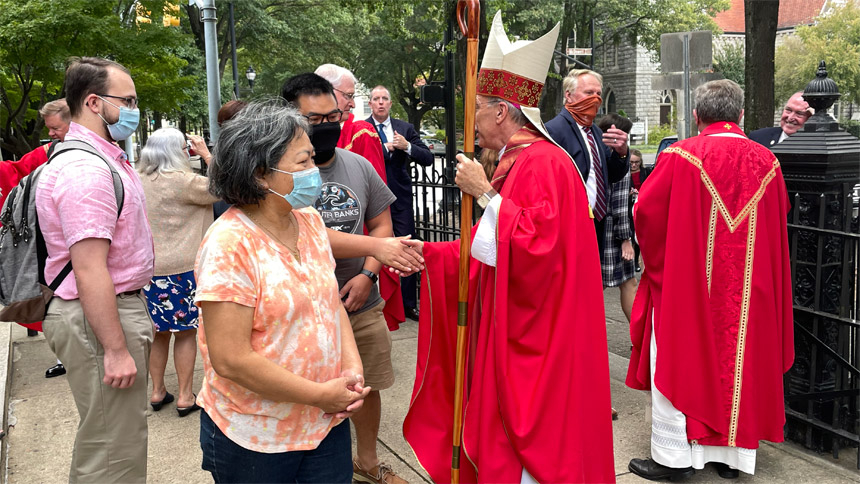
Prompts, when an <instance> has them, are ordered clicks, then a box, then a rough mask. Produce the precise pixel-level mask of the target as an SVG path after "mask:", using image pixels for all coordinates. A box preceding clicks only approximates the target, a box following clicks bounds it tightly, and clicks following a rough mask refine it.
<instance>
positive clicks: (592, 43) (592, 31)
mask: <svg viewBox="0 0 860 484" xmlns="http://www.w3.org/2000/svg"><path fill="white" fill-rule="evenodd" d="M590 64H591V65H590V66H589V67H588V68H589V69H591V70H592V71H593V70H594V19H593V18H592V19H591V62H590Z"/></svg>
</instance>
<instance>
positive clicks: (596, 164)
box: [584, 126, 606, 222]
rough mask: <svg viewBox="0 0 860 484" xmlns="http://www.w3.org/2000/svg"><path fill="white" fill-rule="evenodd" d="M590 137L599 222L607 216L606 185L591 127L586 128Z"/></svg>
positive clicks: (595, 216) (595, 209)
mask: <svg viewBox="0 0 860 484" xmlns="http://www.w3.org/2000/svg"><path fill="white" fill-rule="evenodd" d="M584 129H585V134H586V135H588V146H589V148H590V149H591V169H592V170H594V179H595V180H596V181H597V199H596V200H595V201H594V219H595V220H597V221H598V222H599V221H601V220H603V217H605V216H606V183H605V182H604V181H603V167H602V166H601V165H600V155H599V154H598V153H597V143H595V142H594V132H593V131H592V130H591V126H584Z"/></svg>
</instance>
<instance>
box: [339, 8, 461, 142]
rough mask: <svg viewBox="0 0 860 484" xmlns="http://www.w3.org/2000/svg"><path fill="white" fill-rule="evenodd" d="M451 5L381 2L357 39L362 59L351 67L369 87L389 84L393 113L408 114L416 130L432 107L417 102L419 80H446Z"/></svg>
mask: <svg viewBox="0 0 860 484" xmlns="http://www.w3.org/2000/svg"><path fill="white" fill-rule="evenodd" d="M449 6H450V4H446V2H440V1H423V2H399V1H391V0H386V1H385V2H382V4H381V5H380V6H379V7H380V8H379V9H378V10H377V11H376V12H375V15H373V17H372V18H371V22H372V24H371V25H370V28H369V30H368V31H367V32H366V33H365V34H364V35H363V36H361V37H359V38H358V39H359V45H360V50H359V52H360V55H359V56H357V58H356V61H355V62H353V63H351V64H352V66H351V67H352V68H353V69H354V71H355V73H356V75H357V76H358V77H359V78H360V79H361V80H362V82H363V83H364V84H365V85H366V86H367V87H368V88H370V89H372V88H373V87H374V86H376V85H378V84H382V85H384V86H386V87H387V88H388V90H389V91H390V92H391V97H392V101H393V103H394V104H395V105H396V106H397V108H398V109H397V110H396V111H395V113H397V112H398V111H400V112H402V113H405V114H406V118H407V119H408V120H409V122H410V123H412V124H413V125H415V126H416V127H418V126H420V123H421V118H422V117H423V116H424V113H426V112H427V111H429V110H430V109H431V106H428V105H424V104H421V103H420V102H419V90H418V87H417V85H418V82H419V80H421V81H423V82H427V83H430V82H434V81H443V80H444V78H445V72H444V67H445V66H444V60H445V58H444V57H445V47H446V46H445V45H444V44H443V42H442V40H443V33H444V30H445V28H446V25H447V19H448V15H449V12H450V10H449ZM452 48H453V47H452ZM461 116H462V115H461Z"/></svg>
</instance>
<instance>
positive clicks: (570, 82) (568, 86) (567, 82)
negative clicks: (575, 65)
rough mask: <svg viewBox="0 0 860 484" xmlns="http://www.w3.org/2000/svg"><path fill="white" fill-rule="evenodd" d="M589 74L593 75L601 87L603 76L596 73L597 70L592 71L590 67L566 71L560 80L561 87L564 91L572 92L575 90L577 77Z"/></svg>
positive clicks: (577, 81) (577, 82)
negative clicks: (565, 74)
mask: <svg viewBox="0 0 860 484" xmlns="http://www.w3.org/2000/svg"><path fill="white" fill-rule="evenodd" d="M586 74H589V75H592V76H594V78H595V79H597V82H599V83H600V88H601V89H603V76H601V75H600V74H598V73H597V72H594V71H592V70H591V69H573V70H571V71H570V72H568V73H567V76H566V77H565V78H564V81H562V87H563V88H564V90H565V91H569V92H573V91H575V90H576V85H577V84H579V78H580V77H582V76H584V75H586Z"/></svg>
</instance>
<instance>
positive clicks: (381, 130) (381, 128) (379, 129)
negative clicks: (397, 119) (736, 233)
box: [376, 123, 388, 145]
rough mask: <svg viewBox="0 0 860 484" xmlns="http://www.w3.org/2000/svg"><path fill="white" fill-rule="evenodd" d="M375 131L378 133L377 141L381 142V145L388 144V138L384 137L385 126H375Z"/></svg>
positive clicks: (380, 124)
mask: <svg viewBox="0 0 860 484" xmlns="http://www.w3.org/2000/svg"><path fill="white" fill-rule="evenodd" d="M376 131H377V132H378V133H379V139H380V140H382V144H383V145H385V143H388V137H387V136H385V125H384V124H382V123H379V124H377V125H376Z"/></svg>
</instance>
